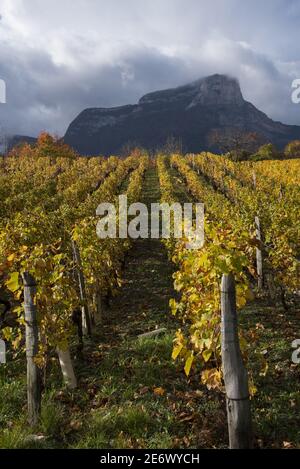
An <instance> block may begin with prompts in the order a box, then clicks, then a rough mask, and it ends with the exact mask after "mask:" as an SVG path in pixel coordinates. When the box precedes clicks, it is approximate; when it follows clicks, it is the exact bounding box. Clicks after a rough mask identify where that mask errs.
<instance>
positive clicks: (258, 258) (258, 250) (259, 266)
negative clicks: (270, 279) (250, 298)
mask: <svg viewBox="0 0 300 469" xmlns="http://www.w3.org/2000/svg"><path fill="white" fill-rule="evenodd" d="M255 230H256V239H257V241H259V244H260V246H259V247H257V248H256V269H257V287H258V290H259V291H262V289H263V283H264V277H263V252H262V234H261V227H260V220H259V217H255Z"/></svg>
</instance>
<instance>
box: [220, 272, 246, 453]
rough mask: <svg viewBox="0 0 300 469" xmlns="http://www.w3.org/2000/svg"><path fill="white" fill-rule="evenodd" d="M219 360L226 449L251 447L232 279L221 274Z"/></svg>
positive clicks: (244, 379) (244, 369)
mask: <svg viewBox="0 0 300 469" xmlns="http://www.w3.org/2000/svg"><path fill="white" fill-rule="evenodd" d="M221 312H222V328H221V334H222V363H223V375H224V381H225V388H226V406H227V420H228V432H229V447H230V449H246V448H252V429H251V427H252V425H251V411H250V399H249V387H248V374H247V370H246V368H245V366H244V363H243V359H242V355H241V350H240V344H239V337H238V323H237V312H236V293H235V281H234V277H233V275H232V274H229V275H223V278H222V284H221Z"/></svg>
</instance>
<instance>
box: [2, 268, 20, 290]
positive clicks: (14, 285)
mask: <svg viewBox="0 0 300 469" xmlns="http://www.w3.org/2000/svg"><path fill="white" fill-rule="evenodd" d="M5 285H6V287H7V288H8V290H10V291H11V292H13V293H14V292H16V291H17V290H18V289H19V272H13V273H12V274H10V276H9V278H8V279H7V280H6V282H5Z"/></svg>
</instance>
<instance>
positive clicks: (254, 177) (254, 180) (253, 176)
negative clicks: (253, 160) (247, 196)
mask: <svg viewBox="0 0 300 469" xmlns="http://www.w3.org/2000/svg"><path fill="white" fill-rule="evenodd" d="M252 178H253V188H254V189H256V172H255V171H253V174H252Z"/></svg>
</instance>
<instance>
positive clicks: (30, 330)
mask: <svg viewBox="0 0 300 469" xmlns="http://www.w3.org/2000/svg"><path fill="white" fill-rule="evenodd" d="M22 278H23V284H24V312H25V328H26V360H27V401H28V420H29V424H30V425H36V424H37V422H38V419H39V415H40V410H41V376H40V370H39V368H38V366H37V365H36V363H35V362H34V359H35V357H36V355H37V353H38V324H37V311H36V305H35V303H34V295H35V292H36V283H35V280H34V278H33V277H32V275H31V274H30V273H29V272H24V274H23V275H22Z"/></svg>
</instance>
